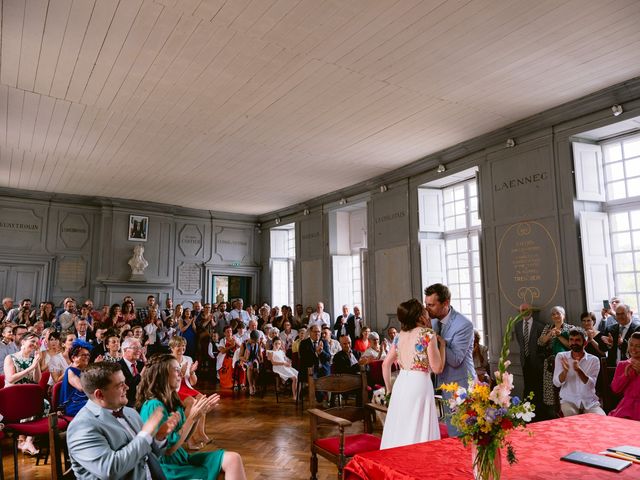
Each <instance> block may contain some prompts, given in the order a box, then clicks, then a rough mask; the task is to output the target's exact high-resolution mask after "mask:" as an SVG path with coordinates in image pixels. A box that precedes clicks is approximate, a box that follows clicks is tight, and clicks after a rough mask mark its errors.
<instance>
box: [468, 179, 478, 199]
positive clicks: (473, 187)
mask: <svg viewBox="0 0 640 480" xmlns="http://www.w3.org/2000/svg"><path fill="white" fill-rule="evenodd" d="M477 194H478V186H477V185H476V181H475V179H474V180H472V181H470V182H469V196H470V197H475V196H476V195H477Z"/></svg>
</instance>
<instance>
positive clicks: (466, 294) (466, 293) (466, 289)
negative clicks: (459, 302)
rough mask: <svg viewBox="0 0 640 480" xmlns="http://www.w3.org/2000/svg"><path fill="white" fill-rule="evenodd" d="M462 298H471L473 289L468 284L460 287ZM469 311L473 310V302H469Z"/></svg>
mask: <svg viewBox="0 0 640 480" xmlns="http://www.w3.org/2000/svg"><path fill="white" fill-rule="evenodd" d="M460 298H471V287H470V286H469V284H468V283H463V284H461V285H460ZM469 310H471V302H469Z"/></svg>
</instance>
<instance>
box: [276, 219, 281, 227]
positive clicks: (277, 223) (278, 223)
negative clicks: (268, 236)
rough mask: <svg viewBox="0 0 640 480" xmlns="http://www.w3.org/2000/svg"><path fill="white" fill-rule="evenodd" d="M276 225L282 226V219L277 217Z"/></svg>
mask: <svg viewBox="0 0 640 480" xmlns="http://www.w3.org/2000/svg"><path fill="white" fill-rule="evenodd" d="M276 225H280V217H276Z"/></svg>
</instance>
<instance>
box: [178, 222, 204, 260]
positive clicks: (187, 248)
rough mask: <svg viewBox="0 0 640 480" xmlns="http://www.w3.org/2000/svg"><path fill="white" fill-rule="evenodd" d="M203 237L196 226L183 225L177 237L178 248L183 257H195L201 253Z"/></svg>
mask: <svg viewBox="0 0 640 480" xmlns="http://www.w3.org/2000/svg"><path fill="white" fill-rule="evenodd" d="M202 244H203V235H202V231H201V230H200V228H199V227H198V226H197V225H185V226H184V227H182V230H180V234H179V235H178V248H180V251H181V252H182V254H183V255H184V256H187V257H195V256H197V255H198V254H199V253H200V252H201V251H202Z"/></svg>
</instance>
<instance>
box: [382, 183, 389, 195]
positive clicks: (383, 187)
mask: <svg viewBox="0 0 640 480" xmlns="http://www.w3.org/2000/svg"><path fill="white" fill-rule="evenodd" d="M387 190H389V188H388V187H387V186H386V185H380V193H384V192H386V191H387Z"/></svg>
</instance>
